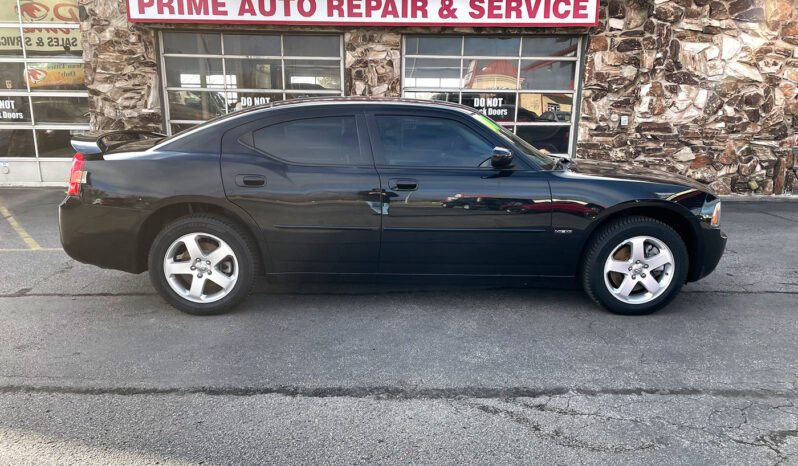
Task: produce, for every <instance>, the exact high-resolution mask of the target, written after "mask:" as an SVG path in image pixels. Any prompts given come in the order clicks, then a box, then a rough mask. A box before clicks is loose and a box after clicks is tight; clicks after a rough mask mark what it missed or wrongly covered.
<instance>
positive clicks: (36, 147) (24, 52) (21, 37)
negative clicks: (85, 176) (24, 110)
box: [16, 0, 44, 183]
mask: <svg viewBox="0 0 798 466" xmlns="http://www.w3.org/2000/svg"><path fill="white" fill-rule="evenodd" d="M16 3H17V20H18V21H19V45H20V46H21V47H22V59H23V61H24V63H25V66H24V73H25V89H26V90H27V92H28V97H27V98H28V109H29V110H30V125H31V136H33V155H34V157H36V171H37V173H38V174H39V183H41V182H42V181H44V179H43V178H42V166H41V162H40V161H39V142H38V141H37V140H36V130H35V129H34V128H35V127H36V115H34V114H33V99H31V96H30V79H29V75H28V48H27V47H26V46H25V34H24V32H23V26H22V5H20V3H19V0H16Z"/></svg>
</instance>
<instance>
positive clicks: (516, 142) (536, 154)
mask: <svg viewBox="0 0 798 466" xmlns="http://www.w3.org/2000/svg"><path fill="white" fill-rule="evenodd" d="M471 116H472V117H474V119H476V120H477V121H479V122H480V123H482V124H483V125H485V126H487V127H488V128H490V129H491V130H493V131H494V132H496V133H497V134H498V135H499V136H501V137H502V139H504V140H506V141H508V142H509V143H510V144H512V145H513V146H515V147H517V148H518V149H520V150H521V152H523V153H524V155H526V156H528V157H529V158H531V159H532V160H534V161H535V163H536V164H538V166H539V167H540V168H542V169H543V170H551V169H553V168H554V167H555V165H556V163H555V160H554V159H553V158H551V157H549V156H548V155H546V154H545V153H543V152H541V151H540V149H538V148H536V147H534V146H533V145H531V144H530V143H528V142H526V141H524V140H523V139H521V138H520V137H518V136H517V135H516V134H515V133H513V132H512V131H510V130H508V129H507V128H505V127H503V126H500V125H497V124H496V122H495V121H493V120H491V119H490V118H488V117H486V116H485V115H483V114H481V113H472V114H471Z"/></svg>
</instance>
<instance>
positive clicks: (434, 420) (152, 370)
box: [0, 188, 798, 464]
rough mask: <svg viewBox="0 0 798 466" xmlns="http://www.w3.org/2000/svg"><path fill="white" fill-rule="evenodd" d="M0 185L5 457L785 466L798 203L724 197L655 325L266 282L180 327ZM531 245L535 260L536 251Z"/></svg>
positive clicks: (495, 294)
mask: <svg viewBox="0 0 798 466" xmlns="http://www.w3.org/2000/svg"><path fill="white" fill-rule="evenodd" d="M62 198H63V191H62V190H58V189H42V188H37V189H21V188H20V189H4V190H0V214H2V217H4V218H3V219H0V341H2V344H0V463H4V464H20V463H24V462H26V461H30V462H34V463H36V464H50V463H53V464H55V463H58V464H62V463H83V462H89V463H109V462H114V463H156V462H157V463H159V464H183V463H199V462H203V463H212V464H216V463H255V462H261V463H263V462H278V463H354V462H363V463H394V462H403V463H420V462H424V463H428V462H430V463H431V462H434V463H442V464H462V463H465V462H468V463H474V462H478V463H493V464H496V463H530V462H537V463H557V464H571V463H578V462H583V463H619V462H623V463H633V464H652V463H656V462H660V463H666V464H672V463H692V464H706V463H727V462H732V463H738V464H739V463H746V464H774V463H784V464H795V463H798V407H797V406H796V402H797V401H798V319H797V318H796V315H797V314H798V202H792V201H782V202H779V201H765V202H726V203H724V207H723V208H724V211H723V220H722V221H723V228H724V230H725V231H726V232H727V233H728V234H729V243H728V247H727V251H726V254H725V256H724V258H723V259H722V261H721V263H720V265H719V268H718V270H716V272H715V273H714V274H712V275H710V276H709V277H708V278H706V279H705V280H703V281H701V282H698V283H691V284H689V285H687V286H686V287H685V288H684V290H683V291H682V294H681V295H680V296H679V297H678V298H677V299H676V300H675V301H674V303H673V304H672V305H670V306H669V307H668V308H666V309H665V310H663V311H661V312H659V313H657V314H654V315H651V316H644V317H622V316H616V315H612V314H608V313H606V312H604V311H602V310H601V309H599V308H598V307H597V306H595V305H594V304H593V303H592V302H590V301H589V300H588V299H587V297H586V296H585V295H584V294H583V293H582V292H581V291H579V290H572V289H550V288H543V289H540V288H534V287H531V286H523V285H520V284H513V285H506V286H503V285H501V284H496V283H490V284H487V283H486V284H480V283H473V284H468V285H463V284H459V285H453V284H440V283H421V284H390V283H387V284H386V283H382V284H364V283H333V284H324V283H299V284H296V283H293V284H286V283H282V284H269V283H265V282H263V283H259V285H258V286H257V289H256V292H255V294H254V295H253V296H251V297H250V299H249V300H248V301H246V302H245V304H244V305H243V306H242V307H241V308H240V309H238V310H237V311H236V312H233V313H231V314H227V315H222V316H214V317H193V316H189V315H186V314H182V313H180V312H178V311H176V310H174V309H172V308H171V307H169V306H168V305H166V304H165V303H164V302H163V301H162V300H161V299H160V298H159V297H158V296H157V295H155V293H154V291H153V290H152V288H151V287H150V284H149V281H148V277H147V275H146V274H142V275H130V274H126V273H123V272H115V271H109V270H102V269H99V268H96V267H92V266H88V265H84V264H80V263H77V262H75V261H73V260H72V259H70V258H69V257H68V256H67V255H66V254H65V253H64V252H63V251H62V250H61V249H60V244H59V240H58V224H57V223H58V221H57V213H56V207H57V204H58V203H59V202H60V200H61V199H62ZM530 247H533V245H530Z"/></svg>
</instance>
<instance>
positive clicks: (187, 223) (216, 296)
mask: <svg viewBox="0 0 798 466" xmlns="http://www.w3.org/2000/svg"><path fill="white" fill-rule="evenodd" d="M256 257H257V248H256V247H255V245H254V244H253V242H252V240H251V239H250V237H249V235H248V234H247V233H246V232H245V231H244V230H243V229H241V228H240V227H238V226H237V225H235V224H233V223H232V222H230V221H228V220H227V219H225V218H222V217H217V216H212V215H192V216H188V217H183V218H180V219H178V220H175V221H174V222H172V223H170V224H168V225H166V226H165V227H164V228H163V230H161V232H160V233H159V234H158V236H156V238H155V240H154V241H153V244H152V247H151V248H150V254H149V271H150V280H151V281H152V283H153V286H155V288H156V289H157V290H158V292H159V293H160V295H161V296H162V297H163V298H164V299H165V300H166V301H167V302H168V303H169V304H171V305H172V306H174V307H176V308H177V309H180V310H181V311H183V312H187V313H189V314H196V315H211V314H220V313H222V312H226V311H229V310H230V309H232V308H233V307H235V306H236V305H238V304H239V303H241V301H243V300H244V299H245V298H246V297H247V295H248V294H249V292H250V290H251V289H252V285H253V284H254V281H255V277H256V275H257V263H256V259H255V258H256Z"/></svg>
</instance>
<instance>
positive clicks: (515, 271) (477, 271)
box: [367, 107, 552, 275]
mask: <svg viewBox="0 0 798 466" xmlns="http://www.w3.org/2000/svg"><path fill="white" fill-rule="evenodd" d="M367 118H368V123H369V133H370V135H371V140H372V146H373V150H374V156H375V161H376V163H377V171H378V172H379V175H380V183H381V185H382V188H383V190H384V195H383V204H384V205H383V222H382V247H381V250H380V266H379V270H380V272H381V273H388V274H456V275H460V274H474V275H495V274H508V275H545V274H548V272H549V271H550V270H552V264H551V260H552V259H550V256H551V254H550V251H549V246H550V244H551V236H552V235H551V202H550V201H551V195H550V190H549V183H548V177H547V175H546V173H545V172H542V171H538V170H535V169H533V167H532V166H531V164H529V163H526V162H525V161H524V160H523V159H522V158H521V157H519V156H518V155H517V154H516V155H515V161H514V165H513V166H512V167H510V168H508V169H495V168H493V167H492V166H491V165H490V156H491V153H492V151H493V148H494V147H495V146H498V145H506V144H502V142H501V140H500V139H498V138H496V137H495V136H493V135H492V134H491V130H490V129H489V128H488V127H487V126H486V125H485V124H484V123H481V122H479V121H478V120H477V119H476V118H474V117H473V116H471V115H468V114H466V113H463V112H459V111H448V110H447V111H438V110H430V109H423V110H421V109H413V108H409V107H408V108H406V109H400V108H393V109H390V108H389V109H386V110H385V111H374V112H368V115H367Z"/></svg>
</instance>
